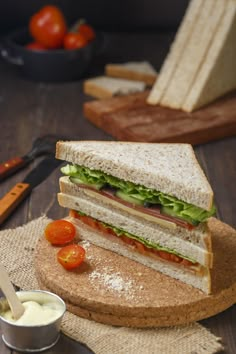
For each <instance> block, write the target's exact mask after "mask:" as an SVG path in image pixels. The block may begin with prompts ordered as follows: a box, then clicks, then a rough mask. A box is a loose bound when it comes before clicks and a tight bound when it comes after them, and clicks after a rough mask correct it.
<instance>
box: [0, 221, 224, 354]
mask: <svg viewBox="0 0 236 354" xmlns="http://www.w3.org/2000/svg"><path fill="white" fill-rule="evenodd" d="M48 222H49V219H48V218H47V217H45V216H42V217H40V218H38V219H36V220H33V221H31V222H29V223H28V224H27V225H24V226H20V227H17V228H16V229H14V230H12V229H9V230H4V231H0V245H1V246H0V261H1V262H2V264H3V265H4V266H5V267H6V269H7V271H8V273H9V275H10V278H11V280H12V282H13V283H14V284H15V285H16V286H18V287H20V288H21V289H22V290H30V289H39V285H38V283H37V280H36V278H35V274H34V267H33V255H34V247H35V245H36V243H37V239H38V237H39V236H41V235H42V233H43V230H44V228H45V225H46V224H47V223H48ZM61 330H62V332H63V333H64V334H66V335H67V336H69V337H71V338H73V339H74V340H76V341H79V342H82V343H85V344H86V345H87V346H88V347H90V348H91V349H92V350H93V351H94V352H95V353H96V354H111V353H113V354H139V353H140V354H154V353H155V354H156V353H167V354H172V353H173V354H176V353H182V354H185V353H186V354H187V353H188V354H194V353H195V354H201V353H204V354H211V353H216V352H218V351H220V350H223V346H222V344H221V343H220V338H217V337H216V336H214V335H213V334H212V333H210V332H209V331H208V330H207V329H206V328H204V327H203V326H201V325H200V324H199V323H192V324H190V325H186V326H178V327H177V326H176V327H169V328H156V329H132V328H124V327H113V326H108V325H103V324H100V323H96V322H93V321H89V320H86V319H83V318H80V317H77V316H75V315H73V314H71V313H69V312H68V311H67V312H66V314H65V316H64V319H63V322H62V326H61Z"/></svg>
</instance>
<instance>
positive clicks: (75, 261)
mask: <svg viewBox="0 0 236 354" xmlns="http://www.w3.org/2000/svg"><path fill="white" fill-rule="evenodd" d="M84 258H85V249H84V248H83V247H81V246H79V245H76V244H73V245H68V246H65V247H62V248H61V249H60V251H59V252H58V253H57V260H58V262H59V263H60V264H61V265H62V266H63V267H64V268H65V269H67V270H71V269H74V268H76V267H78V266H79V265H80V264H81V263H82V262H83V260H84Z"/></svg>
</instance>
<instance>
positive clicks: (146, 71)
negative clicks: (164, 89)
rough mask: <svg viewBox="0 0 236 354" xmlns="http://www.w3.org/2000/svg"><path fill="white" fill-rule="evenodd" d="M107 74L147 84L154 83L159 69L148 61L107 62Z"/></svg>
mask: <svg viewBox="0 0 236 354" xmlns="http://www.w3.org/2000/svg"><path fill="white" fill-rule="evenodd" d="M105 74H106V75H107V76H111V77H120V78H123V79H128V80H134V81H143V82H145V83H146V84H147V85H152V84H153V83H154V82H155V80H156V78H157V71H156V70H155V69H154V67H153V66H152V65H151V64H150V63H149V62H148V61H141V62H127V63H120V64H107V65H105Z"/></svg>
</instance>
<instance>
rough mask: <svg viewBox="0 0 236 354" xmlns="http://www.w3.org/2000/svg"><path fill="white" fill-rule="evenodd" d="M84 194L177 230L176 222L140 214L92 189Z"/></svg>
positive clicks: (85, 190)
mask: <svg viewBox="0 0 236 354" xmlns="http://www.w3.org/2000/svg"><path fill="white" fill-rule="evenodd" d="M83 192H84V194H86V195H87V196H89V197H91V198H95V199H97V200H99V201H101V202H104V203H106V204H108V203H109V205H113V206H114V207H117V208H119V209H122V210H124V211H126V212H128V213H129V214H132V215H134V216H138V217H141V218H143V219H145V220H147V221H151V222H154V223H156V224H158V225H161V226H164V227H167V228H169V229H172V230H173V229H175V228H176V224H175V223H174V222H171V221H168V220H163V219H159V218H157V217H155V216H152V215H149V214H145V213H142V212H140V211H139V210H137V209H134V208H129V207H127V206H126V205H124V204H122V203H119V202H117V201H116V200H113V199H111V198H109V197H105V196H104V195H102V194H100V193H97V192H94V191H92V190H91V189H85V188H84V189H83Z"/></svg>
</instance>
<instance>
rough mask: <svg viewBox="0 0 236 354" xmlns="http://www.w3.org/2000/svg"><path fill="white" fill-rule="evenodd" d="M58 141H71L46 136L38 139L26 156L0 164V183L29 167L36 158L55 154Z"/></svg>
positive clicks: (64, 138) (62, 137) (59, 136)
mask: <svg viewBox="0 0 236 354" xmlns="http://www.w3.org/2000/svg"><path fill="white" fill-rule="evenodd" d="M58 140H70V139H69V138H68V137H66V136H62V135H52V134H51V135H44V136H41V137H39V138H37V139H36V140H35V141H34V142H33V145H32V148H31V150H30V151H29V152H28V153H27V154H26V155H24V156H15V157H12V158H10V159H9V160H7V161H5V162H2V163H0V182H1V181H3V180H5V179H6V178H7V177H9V176H10V175H12V174H13V173H15V172H17V171H18V170H20V169H21V168H23V167H25V166H27V165H28V164H29V163H30V162H31V161H33V160H34V159H35V158H36V157H38V156H41V155H44V154H55V150H56V142H57V141H58Z"/></svg>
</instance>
